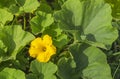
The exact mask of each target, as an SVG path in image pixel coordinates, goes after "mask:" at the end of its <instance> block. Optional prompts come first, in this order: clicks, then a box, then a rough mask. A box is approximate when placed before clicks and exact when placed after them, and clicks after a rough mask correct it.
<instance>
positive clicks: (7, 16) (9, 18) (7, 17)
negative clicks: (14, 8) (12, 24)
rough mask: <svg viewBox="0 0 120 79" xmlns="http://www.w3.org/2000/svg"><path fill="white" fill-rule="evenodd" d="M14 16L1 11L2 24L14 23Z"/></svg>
mask: <svg viewBox="0 0 120 79" xmlns="http://www.w3.org/2000/svg"><path fill="white" fill-rule="evenodd" d="M12 19H13V15H12V14H11V13H9V12H8V11H7V10H5V9H0V24H2V25H4V24H5V23H6V22H7V21H12Z"/></svg>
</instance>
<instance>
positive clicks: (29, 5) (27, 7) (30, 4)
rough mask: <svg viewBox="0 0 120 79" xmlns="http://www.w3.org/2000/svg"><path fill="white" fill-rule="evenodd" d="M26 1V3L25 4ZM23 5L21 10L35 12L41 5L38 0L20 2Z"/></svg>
mask: <svg viewBox="0 0 120 79" xmlns="http://www.w3.org/2000/svg"><path fill="white" fill-rule="evenodd" d="M23 3H24V5H23ZM20 4H21V5H23V6H21V7H20V11H24V12H28V13H29V12H33V11H35V10H36V9H37V7H39V5H40V4H39V2H38V1H37V0H25V2H22V3H20Z"/></svg>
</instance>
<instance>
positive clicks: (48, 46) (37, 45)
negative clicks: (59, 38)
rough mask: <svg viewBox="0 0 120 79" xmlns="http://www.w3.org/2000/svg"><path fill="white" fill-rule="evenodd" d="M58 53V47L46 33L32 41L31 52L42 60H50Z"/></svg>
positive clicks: (34, 56)
mask: <svg viewBox="0 0 120 79" xmlns="http://www.w3.org/2000/svg"><path fill="white" fill-rule="evenodd" d="M55 53H56V47H55V46H54V45H53V44H52V38H51V37H50V36H49V35H45V36H44V37H43V38H40V37H38V38H36V39H35V40H33V41H32V42H31V45H30V49H29V54H30V56H31V57H33V58H36V59H37V60H38V61H40V62H48V61H49V60H50V58H51V56H52V55H54V54H55Z"/></svg>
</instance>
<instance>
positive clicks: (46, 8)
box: [37, 2, 52, 13]
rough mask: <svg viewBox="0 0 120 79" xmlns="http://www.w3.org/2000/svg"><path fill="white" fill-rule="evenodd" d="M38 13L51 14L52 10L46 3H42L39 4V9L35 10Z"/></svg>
mask: <svg viewBox="0 0 120 79" xmlns="http://www.w3.org/2000/svg"><path fill="white" fill-rule="evenodd" d="M37 10H38V11H43V12H46V13H51V12H52V8H51V7H50V6H49V5H48V4H47V3H42V2H41V4H40V7H39V8H38V9H37Z"/></svg>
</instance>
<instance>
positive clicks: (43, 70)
mask: <svg viewBox="0 0 120 79" xmlns="http://www.w3.org/2000/svg"><path fill="white" fill-rule="evenodd" d="M30 71H32V72H33V74H36V75H37V76H38V77H39V78H40V79H56V76H55V75H54V73H55V72H56V71H57V66H56V65H55V64H53V63H52V62H48V63H41V62H38V61H37V60H35V61H32V63H31V65H30Z"/></svg>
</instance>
